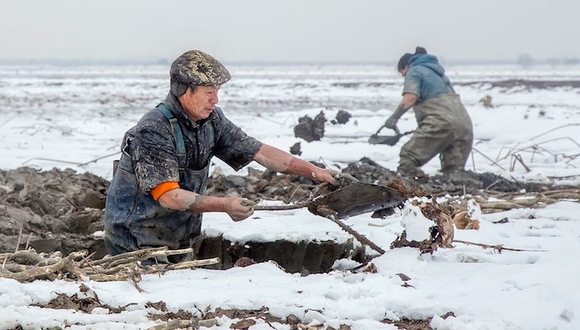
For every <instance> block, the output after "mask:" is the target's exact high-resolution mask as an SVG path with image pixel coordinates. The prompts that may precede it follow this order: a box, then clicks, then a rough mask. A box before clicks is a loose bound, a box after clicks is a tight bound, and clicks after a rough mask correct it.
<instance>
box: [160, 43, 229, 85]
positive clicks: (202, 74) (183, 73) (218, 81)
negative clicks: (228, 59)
mask: <svg viewBox="0 0 580 330" xmlns="http://www.w3.org/2000/svg"><path fill="white" fill-rule="evenodd" d="M169 74H170V76H171V92H172V93H173V94H174V95H176V96H181V95H182V94H183V93H185V91H186V90H187V87H189V86H191V85H195V86H219V85H223V84H225V83H226V82H228V81H229V80H230V78H231V75H230V73H229V72H228V70H227V69H226V68H225V67H224V66H223V65H222V64H221V63H220V62H219V61H218V60H216V59H215V58H213V57H212V56H211V55H208V54H206V53H204V52H202V51H199V50H190V51H187V52H185V53H183V54H182V55H181V56H179V57H178V58H177V59H175V61H173V63H172V64H171V68H170V70H169Z"/></svg>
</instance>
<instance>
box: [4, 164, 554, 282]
mask: <svg viewBox="0 0 580 330" xmlns="http://www.w3.org/2000/svg"><path fill="white" fill-rule="evenodd" d="M319 165H320V164H319ZM342 173H346V174H349V175H351V176H353V177H355V178H356V179H358V180H360V181H362V182H369V183H378V184H381V185H388V184H389V183H390V182H392V180H393V179H394V178H396V177H397V176H396V174H395V173H394V172H393V171H390V170H389V169H386V168H383V167H381V166H380V165H378V164H377V163H375V162H374V161H372V160H371V159H368V158H363V159H361V160H360V161H358V162H354V163H351V164H349V165H348V166H347V167H346V168H344V169H343V171H342ZM404 182H405V184H406V186H407V187H408V188H409V190H412V189H417V191H422V193H423V195H432V196H438V195H445V194H451V195H453V194H459V195H462V194H464V193H467V194H474V195H475V194H480V193H481V192H482V191H483V190H486V191H500V192H519V191H521V190H523V189H525V190H526V191H528V192H533V191H541V190H546V189H558V188H562V187H559V186H551V187H547V186H546V185H545V184H537V183H518V182H514V181H509V180H506V179H503V178H500V177H498V176H496V175H494V174H490V173H475V172H469V171H468V172H465V173H462V174H458V175H445V176H443V175H438V176H433V177H431V181H430V182H428V183H417V182H413V181H412V180H405V181H404ZM316 186H317V184H316V182H314V181H312V180H310V179H305V178H302V177H298V176H294V175H281V174H277V173H274V172H271V171H258V170H252V169H250V170H249V171H248V175H247V176H237V175H229V176H225V175H220V174H219V173H218V171H216V172H215V173H214V174H213V175H212V177H211V178H210V181H209V186H208V191H207V193H208V194H209V195H214V196H234V195H237V196H243V197H246V198H249V199H252V200H255V201H260V200H280V201H283V202H285V203H296V202H300V201H304V200H306V199H308V197H309V196H310V195H311V194H312V190H313V189H314V187H316ZM108 187H109V182H108V181H107V180H105V179H103V178H101V177H98V176H96V175H93V174H90V173H82V174H80V173H77V172H75V171H73V170H70V169H67V170H60V169H52V170H49V171H39V170H36V169H33V168H29V167H21V168H17V169H14V170H0V253H5V252H14V251H15V250H17V249H18V250H21V249H26V248H27V247H32V248H34V249H35V250H36V251H37V252H47V253H51V252H54V251H61V252H62V253H63V254H64V255H67V254H69V253H71V252H75V251H81V250H88V251H89V253H92V254H93V256H92V257H93V258H94V259H97V258H100V257H102V256H104V255H105V254H106V252H105V250H104V249H103V245H102V239H101V238H100V237H99V236H95V235H94V233H99V232H100V231H102V230H103V216H104V205H105V199H106V194H107V189H108ZM227 243H228V242H226V244H227ZM319 244H320V247H319V248H322V247H323V246H324V248H323V249H324V250H325V251H326V252H325V253H327V254H328V255H329V256H332V258H338V257H341V256H343V255H345V254H346V253H348V251H349V249H350V247H348V246H334V245H333V244H332V242H320V243H319ZM218 245H219V246H221V245H222V244H221V243H219V242H218V241H215V240H214V241H211V240H208V241H207V246H205V247H204V246H202V250H201V252H202V253H203V255H204V256H208V257H209V256H210V255H211V254H212V251H213V250H214V249H217V247H216V246H218ZM306 246H308V242H305V247H304V248H303V249H302V250H304V251H306V250H308V249H307V248H306ZM277 248H278V249H280V251H283V254H285V255H283V256H281V258H282V259H283V260H292V258H295V257H296V256H295V255H293V253H296V250H297V249H296V248H294V249H292V248H288V247H284V242H280V243H279V244H268V246H259V247H258V244H256V248H255V249H254V250H255V251H258V250H261V251H266V250H269V249H277ZM229 250H231V251H230V252H231V255H230V256H229V260H230V262H229V263H228V264H229V265H233V263H235V261H236V259H237V258H239V257H241V256H248V251H240V250H235V249H229ZM262 254H263V258H267V257H269V256H270V255H271V254H273V253H270V252H262ZM274 254H275V253H274ZM214 256H215V255H214ZM212 257H213V256H212ZM222 257H223V256H222ZM307 259H308V258H307ZM307 259H306V260H304V261H303V262H305V263H310V264H312V265H314V264H316V262H314V261H313V260H307ZM321 262H322V261H321ZM324 263H325V265H326V266H321V263H320V262H318V265H317V266H316V267H315V266H312V267H313V268H315V269H316V271H317V272H318V271H325V270H328V260H326V261H324ZM290 268H291V269H292V270H300V265H295V266H293V267H290Z"/></svg>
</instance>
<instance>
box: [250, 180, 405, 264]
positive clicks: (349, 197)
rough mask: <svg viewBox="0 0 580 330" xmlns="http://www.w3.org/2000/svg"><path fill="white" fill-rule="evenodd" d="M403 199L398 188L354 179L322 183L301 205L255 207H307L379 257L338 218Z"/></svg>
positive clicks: (256, 207)
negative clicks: (335, 184)
mask: <svg viewBox="0 0 580 330" xmlns="http://www.w3.org/2000/svg"><path fill="white" fill-rule="evenodd" d="M405 200H406V198H405V196H404V195H403V194H402V193H401V192H400V191H398V190H397V189H394V188H391V187H388V186H382V185H377V184H371V183H363V182H360V181H358V180H356V179H354V180H352V181H351V182H349V183H348V184H344V185H340V186H333V185H330V184H327V183H322V184H320V185H319V186H318V187H316V189H315V190H314V191H313V193H312V196H311V197H310V198H309V199H308V200H306V201H303V202H298V203H294V204H288V205H254V206H253V208H254V210H256V211H277V210H293V209H299V208H303V207H306V208H308V211H310V213H312V214H315V215H319V216H322V217H325V218H327V219H330V220H331V221H333V222H334V223H336V224H338V225H339V226H340V227H341V228H342V229H343V230H345V231H346V232H348V233H349V234H351V235H353V236H354V237H355V238H357V239H358V240H359V241H360V242H361V243H363V244H367V245H368V246H370V247H371V248H372V249H374V250H375V251H377V252H379V253H380V254H384V253H385V251H384V250H383V249H381V248H380V247H379V246H377V245H376V244H374V243H373V242H371V241H370V240H368V239H367V238H366V237H364V236H363V235H361V234H360V233H357V232H356V231H355V230H354V229H352V228H350V227H349V226H347V225H345V224H344V223H342V222H341V221H340V219H345V218H348V217H351V216H355V215H359V214H363V213H368V212H374V211H379V210H384V209H388V208H394V207H397V206H400V205H402V204H403V202H404V201H405Z"/></svg>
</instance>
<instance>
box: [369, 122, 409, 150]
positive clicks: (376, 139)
mask: <svg viewBox="0 0 580 330" xmlns="http://www.w3.org/2000/svg"><path fill="white" fill-rule="evenodd" d="M383 128H385V126H384V125H383V126H381V127H380V128H379V130H378V131H377V132H376V133H375V134H373V135H371V136H370V137H369V143H370V144H386V145H389V146H394V145H395V144H397V142H399V140H400V139H401V138H402V137H403V136H405V135H409V134H411V133H413V132H415V131H414V130H413V131H408V132H405V133H401V132H400V131H399V129H398V128H397V127H395V128H393V130H394V131H395V135H379V132H380V131H381V130H382V129H383Z"/></svg>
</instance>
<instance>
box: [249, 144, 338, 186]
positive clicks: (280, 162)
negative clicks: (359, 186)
mask: <svg viewBox="0 0 580 330" xmlns="http://www.w3.org/2000/svg"><path fill="white" fill-rule="evenodd" d="M254 160H255V161H256V162H258V163H259V164H260V165H262V166H264V167H265V168H267V169H269V170H272V171H276V172H280V173H286V174H296V175H300V176H302V177H305V178H311V179H314V180H316V181H319V182H328V183H331V184H334V183H335V182H336V181H335V179H334V177H333V174H335V173H336V172H335V171H332V170H327V169H324V168H320V167H318V166H316V165H314V164H312V163H310V162H307V161H305V160H303V159H300V158H298V157H294V156H292V155H291V154H289V153H287V152H285V151H283V150H280V149H278V148H276V147H273V146H271V145H268V144H264V145H262V147H261V148H260V150H259V151H258V153H256V155H255V156H254Z"/></svg>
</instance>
